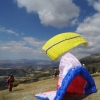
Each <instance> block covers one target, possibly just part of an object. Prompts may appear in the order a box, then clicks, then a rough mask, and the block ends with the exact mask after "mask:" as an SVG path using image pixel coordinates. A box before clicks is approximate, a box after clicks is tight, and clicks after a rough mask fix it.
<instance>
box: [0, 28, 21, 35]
mask: <svg viewBox="0 0 100 100" xmlns="http://www.w3.org/2000/svg"><path fill="white" fill-rule="evenodd" d="M0 32H5V33H7V34H14V35H16V36H19V35H18V33H16V32H15V31H13V30H7V29H6V28H5V27H0Z"/></svg>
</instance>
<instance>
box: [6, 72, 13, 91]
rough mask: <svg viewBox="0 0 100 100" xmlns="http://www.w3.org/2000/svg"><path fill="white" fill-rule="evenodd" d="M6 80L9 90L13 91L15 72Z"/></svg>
mask: <svg viewBox="0 0 100 100" xmlns="http://www.w3.org/2000/svg"><path fill="white" fill-rule="evenodd" d="M6 82H7V85H8V89H9V91H12V88H13V83H14V76H13V74H11V75H10V76H9V77H8V78H7V80H6Z"/></svg>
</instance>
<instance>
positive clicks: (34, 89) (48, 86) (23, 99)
mask: <svg viewBox="0 0 100 100" xmlns="http://www.w3.org/2000/svg"><path fill="white" fill-rule="evenodd" d="M93 78H94V80H95V83H96V86H97V89H98V91H97V93H93V94H90V95H79V94H68V96H67V98H68V99H67V100H100V75H98V74H95V75H93ZM56 81H57V79H55V78H50V79H46V80H41V81H38V82H34V83H27V84H19V85H18V86H17V87H14V88H13V91H12V92H9V91H8V90H3V91H0V100H37V99H36V98H35V97H34V95H35V94H36V93H38V92H44V91H45V90H55V85H56Z"/></svg>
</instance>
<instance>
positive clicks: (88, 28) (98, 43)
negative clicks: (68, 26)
mask: <svg viewBox="0 0 100 100" xmlns="http://www.w3.org/2000/svg"><path fill="white" fill-rule="evenodd" d="M76 32H78V33H80V34H81V35H82V36H83V37H84V38H85V39H86V40H87V41H88V43H89V45H88V47H87V48H86V49H84V48H80V49H77V51H76V52H77V54H78V53H79V52H80V53H82V54H83V55H85V56H86V55H87V54H88V55H89V54H96V53H100V13H96V14H94V15H93V16H92V17H87V18H86V19H84V22H83V23H81V24H79V26H78V27H77V30H76ZM82 54H81V55H82Z"/></svg>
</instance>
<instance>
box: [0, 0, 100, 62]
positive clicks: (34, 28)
mask: <svg viewBox="0 0 100 100" xmlns="http://www.w3.org/2000/svg"><path fill="white" fill-rule="evenodd" d="M68 31H73V32H78V33H79V34H80V35H82V36H83V37H84V38H85V39H86V40H87V41H88V43H89V45H88V47H87V48H84V47H83V46H79V47H77V48H74V49H72V50H71V51H70V52H71V53H72V54H73V55H75V56H76V57H77V58H78V59H80V58H82V57H84V56H88V55H91V54H97V53H100V0H0V60H5V59H48V60H50V58H49V57H47V56H46V55H45V53H43V52H42V50H41V48H42V46H43V45H44V43H45V42H46V41H47V40H48V39H50V38H51V37H53V36H55V35H57V34H59V33H62V32H68Z"/></svg>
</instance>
